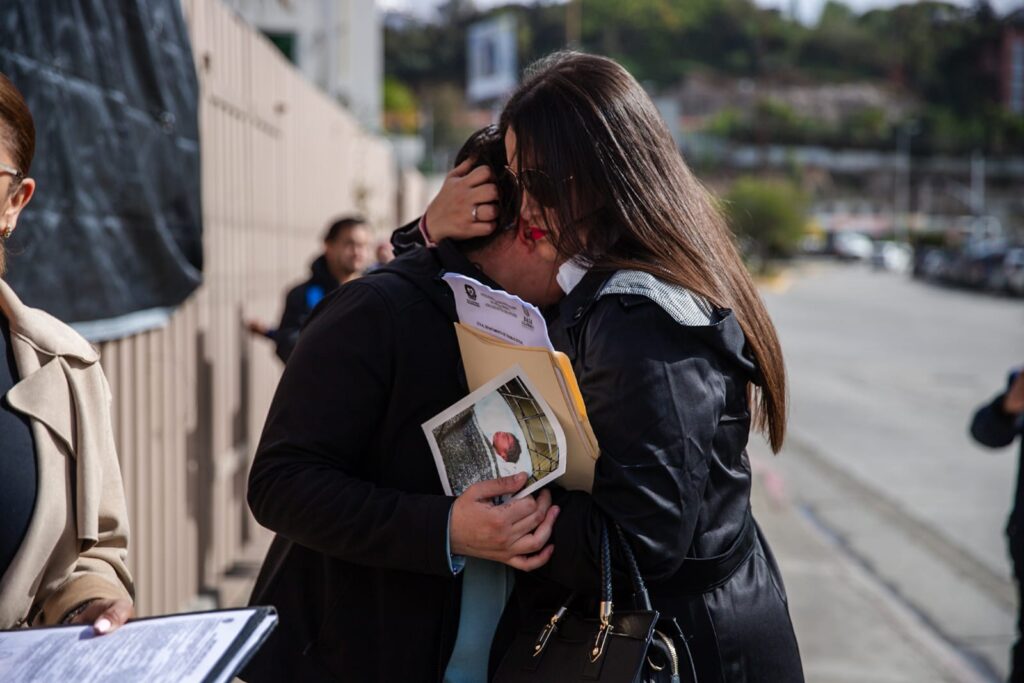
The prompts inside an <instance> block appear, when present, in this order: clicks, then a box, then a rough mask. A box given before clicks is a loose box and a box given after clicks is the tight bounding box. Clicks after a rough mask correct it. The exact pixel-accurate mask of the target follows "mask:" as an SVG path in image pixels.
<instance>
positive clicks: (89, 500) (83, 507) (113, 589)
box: [0, 280, 134, 629]
mask: <svg viewBox="0 0 1024 683" xmlns="http://www.w3.org/2000/svg"><path fill="white" fill-rule="evenodd" d="M0 309H2V310H3V313H4V315H5V316H6V317H7V320H8V322H9V323H10V328H11V346H12V349H13V352H14V359H15V363H16V364H17V366H18V376H19V377H20V381H19V382H18V383H17V384H15V385H14V387H13V388H12V389H11V390H10V391H9V392H7V401H8V402H9V403H10V405H11V407H12V408H14V409H15V410H17V411H19V412H21V413H23V414H25V415H27V416H28V417H29V418H30V421H31V425H32V435H33V437H34V438H35V445H36V466H37V470H38V481H39V490H38V492H37V494H36V506H35V510H34V512H33V513H32V520H31V522H30V523H29V527H28V531H27V533H26V535H25V538H24V540H23V541H22V544H21V547H20V548H19V550H18V552H17V554H16V555H15V556H14V559H13V560H12V562H11V564H10V566H9V567H8V568H7V571H6V573H4V575H3V577H0V629H2V628H12V627H17V626H23V625H29V624H31V625H33V626H39V625H48V624H55V623H59V622H60V621H61V619H62V618H63V617H64V615H65V614H67V613H68V612H69V611H70V610H72V609H74V608H75V607H76V606H78V605H79V604H81V603H83V602H85V601H86V600H89V599H91V598H129V599H130V598H131V597H132V595H133V593H134V587H133V585H132V578H131V575H130V574H129V573H128V567H127V566H126V564H125V559H126V557H127V554H128V515H127V510H126V507H125V499H124V488H123V486H122V484H121V470H120V467H119V465H118V461H117V453H116V451H115V447H114V435H113V431H112V429H111V425H110V388H109V387H108V385H107V381H106V378H105V377H104V376H103V370H102V368H101V367H100V364H99V354H98V353H97V352H96V350H95V349H94V348H93V347H92V346H90V345H89V343H88V342H87V341H85V340H84V339H83V338H82V337H80V336H79V335H78V334H77V333H76V332H75V331H74V330H72V329H71V328H70V327H68V326H67V325H65V324H64V323H62V322H60V321H59V320H57V319H56V318H54V317H53V316H51V315H49V314H47V313H44V312H43V311H40V310H38V309H35V308H29V307H28V306H25V305H24V304H23V303H21V301H20V300H19V299H18V297H17V296H16V295H15V294H14V292H13V291H12V290H11V288H10V287H8V286H7V284H6V283H5V282H4V281H3V280H0Z"/></svg>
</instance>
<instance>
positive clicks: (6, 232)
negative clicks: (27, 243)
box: [0, 225, 14, 239]
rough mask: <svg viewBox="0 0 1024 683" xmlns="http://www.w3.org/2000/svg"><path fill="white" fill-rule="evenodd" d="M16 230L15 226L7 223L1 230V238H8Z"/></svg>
mask: <svg viewBox="0 0 1024 683" xmlns="http://www.w3.org/2000/svg"><path fill="white" fill-rule="evenodd" d="M12 232H14V228H12V227H11V226H9V225H5V226H4V229H3V230H0V239H7V238H8V237H10V236H11V233H12Z"/></svg>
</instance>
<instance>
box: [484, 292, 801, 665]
mask: <svg viewBox="0 0 1024 683" xmlns="http://www.w3.org/2000/svg"><path fill="white" fill-rule="evenodd" d="M608 278H609V274H607V273H604V274H601V273H596V272H591V273H589V274H588V275H587V276H586V277H585V278H584V280H583V281H582V282H581V283H580V284H579V285H578V286H577V287H576V288H575V289H573V291H572V292H571V293H570V294H569V295H568V296H567V297H566V298H565V299H564V300H563V301H562V303H561V304H560V305H559V306H558V307H557V310H556V311H554V312H553V318H554V319H553V320H552V321H551V323H550V329H551V336H552V341H553V343H554V345H555V347H556V348H558V349H559V350H562V351H564V352H566V353H567V354H568V355H569V357H570V359H571V360H572V363H573V368H574V370H575V372H576V375H577V377H578V379H579V384H580V389H581V391H582V393H583V398H584V400H585V403H586V406H587V412H588V414H589V417H590V421H591V424H592V425H593V428H594V432H595V434H596V436H597V440H598V443H599V444H600V446H601V457H600V458H599V459H598V461H597V467H596V472H595V481H594V487H593V493H592V494H586V493H583V492H578V491H576V492H566V491H561V492H559V493H558V494H557V495H556V496H555V499H556V503H557V504H558V505H559V506H561V514H560V515H559V517H558V520H557V522H556V523H555V530H554V535H553V538H552V543H553V544H554V546H555V552H554V554H553V555H552V558H551V561H550V562H549V563H548V564H547V565H546V566H545V567H543V568H541V569H540V570H538V571H537V572H535V573H534V574H531V575H519V577H518V578H517V585H516V590H515V593H514V595H513V598H512V600H511V602H510V608H509V609H507V610H506V613H505V618H504V619H503V622H502V624H501V626H500V627H499V632H498V635H497V636H496V642H495V646H494V652H500V651H501V650H502V649H503V648H504V647H505V645H504V643H505V642H507V640H508V638H510V637H511V636H512V634H514V633H515V631H516V630H517V628H519V626H518V624H519V623H520V622H521V620H523V618H524V617H525V615H526V614H528V613H530V612H531V611H532V610H534V609H536V608H537V607H538V606H539V605H544V606H545V608H546V609H548V610H550V608H551V607H552V606H554V605H555V604H556V603H557V602H558V601H560V600H562V599H563V598H564V596H565V594H566V591H567V588H574V589H588V590H595V589H596V588H597V585H598V578H599V575H600V574H599V571H598V548H599V546H598V539H599V530H600V520H601V517H602V515H601V514H600V513H599V511H603V514H604V515H607V517H610V518H612V519H614V520H615V521H617V522H618V523H619V524H620V525H621V526H622V528H623V530H624V531H625V532H626V535H627V537H628V538H629V539H630V541H631V543H632V545H633V547H634V550H635V552H636V556H637V560H638V563H639V565H640V569H641V572H642V573H643V576H644V577H645V579H647V581H648V583H649V588H650V589H651V595H652V598H653V602H654V607H655V608H656V609H658V610H659V611H660V612H661V613H662V616H663V617H670V618H673V617H674V618H676V619H677V621H678V623H679V625H680V627H681V628H682V630H683V632H684V634H685V635H686V636H687V638H688V640H689V644H690V648H691V650H692V652H693V657H694V660H695V668H696V672H697V679H698V680H699V681H701V683H713V682H715V681H766V682H768V681H771V682H772V683H787V682H790V681H802V680H803V673H802V667H801V663H800V655H799V651H798V648H797V643H796V638H795V636H794V633H793V627H792V624H791V621H790V617H789V612H788V608H787V604H786V599H785V591H784V588H783V585H782V580H781V578H780V576H779V571H778V567H777V566H776V564H775V561H774V558H773V557H772V554H771V551H770V550H769V548H768V545H767V543H766V542H765V540H764V538H763V537H762V536H761V534H760V530H759V529H757V527H756V524H754V522H753V520H752V518H751V517H750V484H751V475H750V464H749V461H748V459H747V455H746V450H745V449H746V444H747V438H748V436H749V433H750V412H749V409H748V405H747V394H746V387H747V384H748V382H749V381H751V380H756V379H757V378H758V374H757V370H756V368H755V366H754V364H753V363H752V362H751V361H750V359H749V358H748V356H747V354H746V353H745V349H744V347H745V340H744V336H743V332H742V331H741V329H740V327H739V324H738V323H737V321H736V319H735V317H734V316H733V315H732V313H731V312H730V311H727V310H714V311H711V309H710V307H708V310H709V311H710V312H711V319H710V320H711V324H707V325H702V326H692V325H686V324H681V323H680V322H677V319H676V318H675V317H673V316H671V315H670V314H669V313H668V312H666V309H664V308H663V307H662V306H660V305H658V304H656V303H654V301H653V300H652V299H651V298H648V297H646V296H638V295H633V294H614V295H607V296H600V291H601V289H602V287H603V286H604V284H605V282H606V280H608ZM676 291H679V290H676ZM742 538H746V539H748V543H747V544H746V545H744V546H742V547H740V548H739V550H738V551H736V552H734V553H732V558H733V559H732V560H731V564H729V565H728V566H727V567H726V566H724V565H722V566H720V567H719V569H721V571H718V570H715V568H714V566H715V565H713V561H708V560H707V558H714V557H716V556H720V555H723V554H725V553H727V551H729V550H730V548H731V547H733V546H734V544H736V543H737V539H742ZM618 566H619V567H622V566H623V565H622V564H621V563H619V564H618ZM709 567H711V569H712V571H710V573H709V572H708V571H707V570H708V568H709ZM716 571H717V573H716ZM502 641H504V642H502ZM684 668H685V665H684ZM687 678H688V677H684V679H683V680H687Z"/></svg>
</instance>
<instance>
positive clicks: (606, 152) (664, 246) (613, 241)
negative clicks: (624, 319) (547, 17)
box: [500, 52, 786, 452]
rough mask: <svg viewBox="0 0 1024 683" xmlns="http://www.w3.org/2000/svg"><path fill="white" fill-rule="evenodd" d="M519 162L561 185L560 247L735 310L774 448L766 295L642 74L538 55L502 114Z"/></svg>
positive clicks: (777, 417)
mask: <svg viewBox="0 0 1024 683" xmlns="http://www.w3.org/2000/svg"><path fill="white" fill-rule="evenodd" d="M500 126H501V130H502V132H503V133H504V132H506V131H507V130H508V129H510V128H511V129H512V130H513V132H514V133H515V135H516V160H515V161H516V164H515V165H516V166H517V167H518V168H517V172H518V173H519V174H520V176H521V177H522V172H523V171H524V170H527V169H530V168H531V167H532V168H534V169H536V168H538V167H540V168H541V169H542V171H543V172H544V173H545V174H546V175H547V177H548V179H549V180H550V182H551V183H552V185H553V187H554V188H556V189H564V190H565V191H559V192H557V193H556V196H557V200H556V202H555V206H554V207H552V209H553V210H554V211H555V213H556V215H557V218H558V226H559V227H560V229H559V230H557V231H556V232H555V233H554V234H555V246H556V247H557V248H558V250H559V252H560V253H561V254H562V255H563V256H564V257H566V258H571V257H574V256H582V257H583V258H584V259H585V260H587V261H589V262H590V263H591V267H593V268H598V269H607V270H619V269H632V270H641V271H645V272H647V273H650V274H651V275H653V276H655V277H657V278H660V279H662V280H665V281H667V282H671V283H675V284H677V285H680V286H682V287H685V288H686V289H688V290H690V291H692V292H695V293H697V294H699V295H701V296H703V297H705V298H706V299H707V300H708V301H710V302H711V303H712V304H714V305H715V306H718V307H721V308H729V309H732V311H733V312H734V314H735V315H736V318H737V320H738V321H739V324H740V326H741V327H742V329H743V332H744V334H745V335H746V339H747V344H748V347H749V350H750V352H751V353H752V354H753V357H754V361H755V362H756V364H757V366H758V368H759V370H760V374H761V379H760V386H759V387H757V388H756V389H754V388H753V387H750V389H751V391H752V392H753V393H756V394H758V395H757V396H752V399H753V398H756V400H757V401H758V407H757V409H756V410H755V411H754V412H755V425H756V426H757V427H758V428H759V429H760V430H761V431H763V432H765V433H766V434H767V436H768V439H769V441H770V442H771V446H772V449H773V450H774V451H775V452H778V451H779V449H780V448H781V447H782V442H783V439H784V438H785V432H786V372H785V366H784V363H783V360H782V350H781V348H780V346H779V340H778V336H777V335H776V333H775V327H774V325H772V321H771V318H769V316H768V312H767V310H766V309H765V306H764V302H763V301H762V300H761V297H760V296H759V295H758V293H757V289H756V288H755V286H754V282H753V280H752V279H751V277H750V274H749V273H748V272H747V269H746V267H745V266H744V264H743V261H742V259H741V258H740V255H739V252H738V251H737V249H736V246H735V244H734V243H733V236H732V233H731V232H730V230H729V228H728V225H727V224H726V221H725V219H724V217H723V215H722V212H721V211H720V209H719V206H718V204H717V202H716V200H715V199H714V197H713V196H712V195H711V193H710V192H708V190H706V189H705V188H704V186H703V185H701V183H700V181H698V180H697V178H696V177H694V175H693V173H692V172H691V171H690V169H689V168H688V167H687V165H686V162H685V161H683V158H682V156H681V155H680V154H679V152H678V150H677V149H676V145H675V142H674V140H673V139H672V136H671V135H670V133H669V131H668V128H667V127H666V126H665V123H664V121H662V119H661V116H660V115H659V114H658V110H657V108H656V107H655V106H654V103H653V102H652V101H651V99H650V97H648V96H647V93H645V92H644V90H643V88H641V87H640V84H639V83H637V82H636V79H634V78H633V77H632V76H631V75H630V74H629V72H627V71H626V70H625V69H624V68H622V67H621V66H620V65H619V64H617V63H616V62H614V61H612V60H611V59H607V58H605V57H598V56H594V55H587V54H581V53H578V52H559V53H555V54H553V55H551V56H549V57H546V58H544V59H542V60H540V61H538V62H536V63H534V64H533V65H532V66H531V67H530V68H529V69H528V70H527V73H526V77H525V79H524V82H523V84H522V86H520V88H519V89H518V90H517V91H516V92H515V94H514V95H513V96H512V98H511V99H510V100H509V102H508V104H507V105H506V106H505V109H504V111H503V112H502V115H501V122H500Z"/></svg>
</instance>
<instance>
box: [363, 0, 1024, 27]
mask: <svg viewBox="0 0 1024 683" xmlns="http://www.w3.org/2000/svg"><path fill="white" fill-rule="evenodd" d="M441 1H442V0H377V4H378V5H379V6H380V7H383V8H384V9H397V10H412V11H413V12H415V13H416V14H418V15H420V16H424V15H429V14H430V13H431V12H432V10H433V8H434V7H436V6H437V5H439V4H441ZM754 1H755V2H756V3H757V4H759V5H761V6H762V7H776V8H779V9H782V10H784V11H787V12H788V11H790V9H792V8H794V7H795V8H796V12H797V14H798V15H799V17H800V20H801V21H803V22H804V23H808V24H811V23H814V22H815V21H817V18H818V15H819V14H820V13H821V8H822V7H823V6H824V4H825V1H826V0H754ZM906 1H907V0H845V2H846V4H847V5H849V6H850V7H851V8H853V9H854V10H855V11H857V12H864V11H865V10H869V9H872V8H875V7H891V6H892V5H900V4H903V3H904V2H906ZM949 1H950V2H952V3H953V4H956V5H964V6H970V5H973V4H974V0H949ZM507 2H508V0H476V4H477V7H481V8H487V7H493V6H494V5H504V4H506V3H507ZM991 2H992V5H993V6H994V7H995V8H996V10H997V11H999V12H1006V11H1008V10H1010V9H1013V8H1018V7H1022V6H1024V0H991ZM524 4H525V3H524ZM583 8H584V11H586V2H584V5H583Z"/></svg>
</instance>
